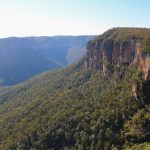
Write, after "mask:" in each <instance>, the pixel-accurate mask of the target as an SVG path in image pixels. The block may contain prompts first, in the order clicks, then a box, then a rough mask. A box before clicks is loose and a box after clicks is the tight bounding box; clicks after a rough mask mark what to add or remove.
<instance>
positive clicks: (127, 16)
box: [0, 0, 150, 37]
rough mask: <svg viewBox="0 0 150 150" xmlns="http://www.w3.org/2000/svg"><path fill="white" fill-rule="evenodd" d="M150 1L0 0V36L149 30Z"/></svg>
mask: <svg viewBox="0 0 150 150" xmlns="http://www.w3.org/2000/svg"><path fill="white" fill-rule="evenodd" d="M149 7H150V0H0V37H8V36H52V35H89V34H94V35H95V34H96V35H97V34H101V33H103V32H104V31H106V30H107V29H109V28H113V27H150V9H149Z"/></svg>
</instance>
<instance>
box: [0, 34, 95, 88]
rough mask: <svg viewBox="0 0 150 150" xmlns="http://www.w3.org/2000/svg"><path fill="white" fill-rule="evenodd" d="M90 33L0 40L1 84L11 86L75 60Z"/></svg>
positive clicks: (80, 55) (81, 53)
mask: <svg viewBox="0 0 150 150" xmlns="http://www.w3.org/2000/svg"><path fill="white" fill-rule="evenodd" d="M92 38H93V36H53V37H24V38H18V37H12V38H4V39H0V86H1V85H14V84H16V83H19V82H21V81H24V80H26V79H28V78H30V77H32V76H34V75H37V74H39V73H41V72H43V71H47V70H51V69H57V68H60V67H64V66H66V65H68V64H72V63H75V62H77V61H78V60H79V59H80V58H81V57H82V56H83V55H84V54H85V53H86V50H85V49H86V43H87V42H88V41H89V40H90V39H92Z"/></svg>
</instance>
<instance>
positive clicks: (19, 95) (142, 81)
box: [0, 28, 150, 150]
mask: <svg viewBox="0 0 150 150" xmlns="http://www.w3.org/2000/svg"><path fill="white" fill-rule="evenodd" d="M110 31H112V32H110ZM128 31H129V32H128ZM149 31H150V29H144V30H143V29H138V28H136V29H135V28H115V29H111V30H109V31H106V32H105V33H104V34H103V35H101V36H99V37H97V38H96V39H94V40H92V41H90V42H89V43H88V45H87V54H86V56H85V57H84V58H83V59H82V60H81V61H79V62H78V63H77V64H75V65H72V66H69V67H65V68H62V69H58V70H55V71H50V72H45V73H43V74H40V75H38V76H36V77H34V78H32V79H30V80H28V81H25V82H23V83H21V84H18V85H16V86H13V87H8V88H7V87H6V89H5V90H2V89H0V133H1V134H0V149H3V150H18V149H19V150H48V149H52V150H60V149H65V150H69V149H71V150H75V149H78V150H101V149H102V150H109V149H113V150H117V149H126V150H132V149H133V150H134V149H137V150H141V149H145V150H147V149H149V148H150V140H149V139H150V105H149V102H150V99H149V98H150V96H149V93H150V81H149V68H150V65H149V64H148V63H149V61H148V60H149V58H150V57H149V49H148V44H147V42H146V43H145V40H146V41H147V38H149V37H150V34H148V33H149ZM122 32H125V33H127V35H126V37H125V38H124V37H123V39H124V40H123V41H122V40H119V41H117V45H118V48H116V49H114V47H115V46H116V39H115V38H114V37H113V36H114V34H115V37H116V36H117V37H119V39H120V35H122V36H123V34H122ZM131 32H132V35H133V33H134V34H135V36H134V37H132V36H131V34H129V33H131ZM137 33H138V34H137ZM139 34H140V35H142V37H139V36H138V35H139ZM143 34H144V35H143ZM106 35H107V37H109V39H110V37H112V39H111V46H110V45H109V42H110V40H108V39H107V37H106ZM131 41H132V42H131ZM143 43H144V44H143ZM137 45H138V47H137ZM144 47H146V51H145V50H144ZM137 50H138V51H137ZM115 51H119V53H117V54H116V53H114V52H115ZM130 51H132V52H133V54H132V59H130V57H128V56H130V54H131V52H130ZM143 52H144V53H143ZM114 54H116V55H114ZM125 58H127V59H125ZM124 60H125V61H124ZM142 63H144V65H142Z"/></svg>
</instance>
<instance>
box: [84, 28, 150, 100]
mask: <svg viewBox="0 0 150 150" xmlns="http://www.w3.org/2000/svg"><path fill="white" fill-rule="evenodd" d="M84 64H85V66H86V67H87V68H91V69H94V70H99V71H100V72H101V73H102V74H103V75H105V76H112V75H113V76H115V78H117V79H118V78H119V79H120V78H122V76H123V73H124V71H125V69H126V68H127V67H128V66H130V65H134V66H135V67H136V68H137V71H138V76H139V75H140V76H141V78H142V80H143V84H141V83H139V81H138V82H137V81H135V82H133V83H132V91H131V92H132V95H133V96H134V97H135V99H138V98H140V97H141V96H142V95H143V94H144V95H146V96H145V99H146V101H150V100H149V94H148V93H150V88H149V87H150V83H149V81H150V29H145V28H114V29H110V30H108V31H106V32H105V33H104V34H103V35H100V36H98V37H97V38H96V39H94V40H93V41H90V42H89V43H88V44H87V54H86V57H85V59H84ZM145 82H146V83H145Z"/></svg>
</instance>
